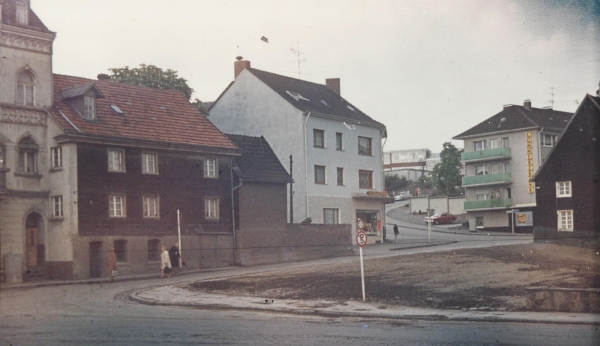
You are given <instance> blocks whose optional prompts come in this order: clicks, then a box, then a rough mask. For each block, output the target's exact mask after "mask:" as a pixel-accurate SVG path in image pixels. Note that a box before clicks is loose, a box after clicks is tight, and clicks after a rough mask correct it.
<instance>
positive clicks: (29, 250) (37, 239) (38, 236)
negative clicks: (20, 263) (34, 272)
mask: <svg viewBox="0 0 600 346" xmlns="http://www.w3.org/2000/svg"><path fill="white" fill-rule="evenodd" d="M45 252H46V249H45V247H44V229H43V224H42V216H41V215H40V214H38V213H31V214H29V215H28V216H27V219H26V220H25V263H26V266H27V269H28V270H30V269H32V268H34V267H39V266H43V265H44V262H45V258H46V254H45Z"/></svg>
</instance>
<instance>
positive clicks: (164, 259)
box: [160, 245, 171, 278]
mask: <svg viewBox="0 0 600 346" xmlns="http://www.w3.org/2000/svg"><path fill="white" fill-rule="evenodd" d="M160 251H161V253H160V277H161V278H164V277H165V274H167V277H168V278H170V277H171V260H170V259H169V252H168V251H167V249H166V248H165V246H164V245H162V246H161V247H160Z"/></svg>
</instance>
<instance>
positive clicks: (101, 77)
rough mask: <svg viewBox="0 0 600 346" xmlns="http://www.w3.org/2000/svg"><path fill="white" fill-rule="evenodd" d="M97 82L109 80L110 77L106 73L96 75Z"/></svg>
mask: <svg viewBox="0 0 600 346" xmlns="http://www.w3.org/2000/svg"><path fill="white" fill-rule="evenodd" d="M98 80H110V76H109V75H107V74H106V73H100V74H99V75H98Z"/></svg>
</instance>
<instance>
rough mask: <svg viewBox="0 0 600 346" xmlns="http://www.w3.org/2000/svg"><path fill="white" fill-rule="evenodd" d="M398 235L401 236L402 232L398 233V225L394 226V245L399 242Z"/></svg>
mask: <svg viewBox="0 0 600 346" xmlns="http://www.w3.org/2000/svg"><path fill="white" fill-rule="evenodd" d="M398 234H400V232H398V225H396V224H394V243H397V242H398Z"/></svg>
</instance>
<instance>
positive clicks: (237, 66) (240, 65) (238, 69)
mask: <svg viewBox="0 0 600 346" xmlns="http://www.w3.org/2000/svg"><path fill="white" fill-rule="evenodd" d="M235 59H236V60H237V61H236V62H234V63H233V79H236V78H237V76H238V75H239V74H240V73H242V71H243V70H244V69H245V68H246V67H250V61H246V60H243V59H244V58H242V57H241V56H237V57H236V58H235Z"/></svg>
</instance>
